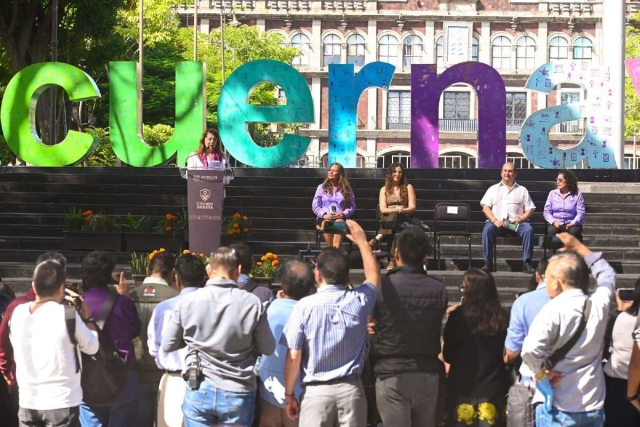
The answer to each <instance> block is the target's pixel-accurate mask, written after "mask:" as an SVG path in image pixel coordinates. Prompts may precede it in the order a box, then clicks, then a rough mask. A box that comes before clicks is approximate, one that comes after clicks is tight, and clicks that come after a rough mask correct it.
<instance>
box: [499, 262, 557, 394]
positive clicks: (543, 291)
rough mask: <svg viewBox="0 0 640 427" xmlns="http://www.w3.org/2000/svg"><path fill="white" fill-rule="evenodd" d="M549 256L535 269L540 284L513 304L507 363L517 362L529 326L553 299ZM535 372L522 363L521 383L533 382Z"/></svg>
mask: <svg viewBox="0 0 640 427" xmlns="http://www.w3.org/2000/svg"><path fill="white" fill-rule="evenodd" d="M548 262H549V260H548V258H542V259H541V260H540V262H539V263H538V267H537V268H536V271H535V273H534V274H535V276H536V282H537V283H538V286H537V287H536V289H535V290H534V291H531V292H527V293H526V294H524V295H521V296H520V297H519V298H517V299H516V300H515V301H514V302H513V305H512V306H511V318H510V320H509V329H508V330H507V339H506V340H505V343H504V347H505V363H507V362H511V363H513V362H515V361H516V359H517V358H518V356H520V351H521V350H522V343H523V342H524V339H525V337H526V336H527V334H528V333H529V327H530V326H531V324H532V323H533V319H535V317H536V315H537V314H538V313H539V312H540V310H541V309H542V307H543V306H544V305H545V304H546V303H548V302H549V301H551V297H550V296H549V293H548V292H547V288H546V285H545V282H544V272H545V270H546V269H547V264H548ZM534 374H535V373H534V372H531V370H530V369H529V368H528V367H527V365H525V364H524V363H523V364H522V365H520V375H521V376H522V379H521V384H523V385H529V384H531V385H532V384H533V377H534Z"/></svg>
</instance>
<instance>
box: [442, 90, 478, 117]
mask: <svg viewBox="0 0 640 427" xmlns="http://www.w3.org/2000/svg"><path fill="white" fill-rule="evenodd" d="M470 105H471V93H469V92H445V93H444V117H443V118H444V119H445V120H469V117H470V113H469V112H470V110H471V109H470Z"/></svg>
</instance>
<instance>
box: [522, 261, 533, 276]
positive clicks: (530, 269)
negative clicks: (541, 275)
mask: <svg viewBox="0 0 640 427" xmlns="http://www.w3.org/2000/svg"><path fill="white" fill-rule="evenodd" d="M534 271H535V269H534V268H533V267H532V266H531V264H530V263H528V262H525V263H524V265H523V266H522V272H523V273H525V274H533V272H534Z"/></svg>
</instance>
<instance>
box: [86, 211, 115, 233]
mask: <svg viewBox="0 0 640 427" xmlns="http://www.w3.org/2000/svg"><path fill="white" fill-rule="evenodd" d="M82 216H83V217H84V221H85V226H84V230H88V231H102V232H104V233H109V232H112V231H120V223H119V222H118V221H116V220H115V219H114V218H113V217H110V216H107V215H105V214H104V213H102V212H99V213H93V211H91V210H87V211H84V212H82Z"/></svg>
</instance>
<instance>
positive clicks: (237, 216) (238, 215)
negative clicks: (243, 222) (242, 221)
mask: <svg viewBox="0 0 640 427" xmlns="http://www.w3.org/2000/svg"><path fill="white" fill-rule="evenodd" d="M233 217H234V218H242V215H240V214H239V213H238V212H236V213H234V214H233Z"/></svg>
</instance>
